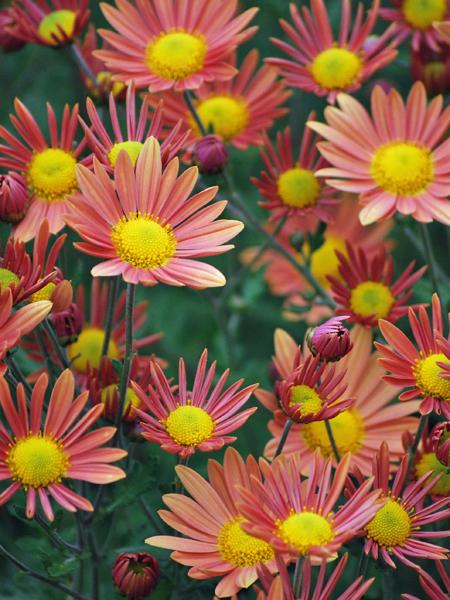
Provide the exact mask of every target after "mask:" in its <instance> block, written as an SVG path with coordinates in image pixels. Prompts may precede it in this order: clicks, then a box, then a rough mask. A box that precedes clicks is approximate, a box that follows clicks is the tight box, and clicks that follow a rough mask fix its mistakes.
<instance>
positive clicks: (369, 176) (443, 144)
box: [309, 81, 450, 225]
mask: <svg viewBox="0 0 450 600" xmlns="http://www.w3.org/2000/svg"><path fill="white" fill-rule="evenodd" d="M338 105H339V108H337V107H331V106H329V107H328V108H326V109H325V119H326V121H327V123H328V125H325V124H323V123H317V122H310V123H309V126H310V127H311V128H312V129H314V131H316V132H317V133H319V134H320V135H321V136H322V137H323V138H325V139H326V140H328V141H326V142H320V143H319V150H320V152H321V153H322V155H323V156H324V157H325V158H326V159H327V160H328V162H329V163H330V164H331V165H332V167H331V168H325V169H321V170H320V171H318V172H317V173H316V175H319V176H322V177H326V178H327V179H326V181H327V183H328V184H329V185H331V186H332V187H335V188H337V189H339V190H344V191H347V192H354V193H358V194H360V203H361V204H362V206H363V208H362V210H361V211H360V213H359V218H360V220H361V223H362V224H363V225H368V224H369V223H373V222H375V221H378V220H379V219H385V218H387V217H390V216H392V215H393V214H394V213H395V212H396V211H398V212H400V213H401V214H404V215H412V216H413V217H414V218H415V219H416V220H417V221H420V222H422V223H428V222H430V221H432V220H433V219H435V220H436V221H440V222H441V223H444V224H445V225H450V202H449V201H448V200H447V199H446V197H447V196H448V192H449V186H450V176H449V174H448V163H449V161H450V140H448V139H445V141H443V138H444V136H445V134H446V132H447V130H448V127H449V125H450V106H447V107H446V108H445V109H444V110H442V106H443V99H442V96H437V97H435V98H433V100H431V102H430V103H429V105H428V106H427V99H426V92H425V87H424V85H423V83H422V82H420V81H418V82H416V83H415V84H414V85H413V87H412V88H411V91H410V93H409V95H408V99H407V101H406V103H405V102H404V101H403V100H402V98H401V96H400V94H399V93H398V92H397V91H396V90H394V89H392V90H391V91H390V92H388V93H385V92H384V91H383V90H382V89H381V87H380V86H377V87H375V88H374V90H373V91H372V94H371V109H372V116H370V115H369V114H368V113H367V111H366V110H365V108H364V107H363V106H362V105H361V104H360V103H359V102H358V101H357V100H355V99H354V98H352V97H351V96H348V95H347V94H340V95H339V96H338ZM330 178H332V179H330Z"/></svg>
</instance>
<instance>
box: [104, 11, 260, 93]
mask: <svg viewBox="0 0 450 600" xmlns="http://www.w3.org/2000/svg"><path fill="white" fill-rule="evenodd" d="M116 7H117V8H114V7H113V6H110V5H109V4H106V3H102V4H101V8H102V11H103V14H104V15H105V18H106V20H107V21H108V22H109V23H110V25H112V26H113V27H114V29H116V31H117V32H118V33H115V32H113V31H107V30H105V29H101V30H100V35H101V36H102V37H103V38H104V39H105V40H106V41H107V42H108V44H109V45H110V46H111V47H112V49H111V50H110V49H102V50H97V52H96V53H95V55H96V56H97V57H98V58H100V59H101V60H103V61H104V62H105V64H106V66H107V67H108V69H109V70H110V71H112V73H113V74H114V77H113V79H114V80H117V81H123V82H128V81H131V80H134V81H135V83H136V86H137V87H138V88H142V87H147V86H148V89H149V91H150V92H159V91H162V90H168V89H172V88H173V89H175V90H176V91H183V90H188V89H195V88H198V87H199V86H200V85H201V84H202V83H203V82H204V81H213V80H223V79H229V78H230V77H232V76H233V75H234V74H235V73H236V69H235V68H234V67H233V66H232V65H231V64H229V63H228V62H227V61H228V60H229V57H230V54H231V53H232V52H233V50H234V49H235V48H236V47H237V46H238V45H239V44H241V43H242V42H244V41H246V40H248V39H249V38H250V37H251V36H252V35H253V34H254V33H255V31H256V27H249V28H248V29H245V27H247V25H248V24H249V22H250V21H251V20H252V19H253V17H254V16H255V14H256V12H257V11H258V9H257V8H250V9H248V10H246V11H245V12H243V13H242V14H240V15H238V16H235V14H236V9H237V0H197V1H196V2H191V3H189V6H188V5H187V4H186V2H185V1H184V0H136V3H135V5H133V4H131V3H130V2H128V1H127V0H116Z"/></svg>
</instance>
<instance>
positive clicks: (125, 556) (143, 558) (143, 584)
mask: <svg viewBox="0 0 450 600" xmlns="http://www.w3.org/2000/svg"><path fill="white" fill-rule="evenodd" d="M112 575H113V581H114V585H115V586H116V587H117V589H118V590H119V592H120V593H121V594H122V595H124V596H126V597H127V598H128V599H129V600H134V599H136V600H137V599H138V598H146V597H147V596H149V595H150V594H151V593H152V591H153V590H154V589H155V587H156V586H157V585H158V581H159V564H158V561H157V560H156V558H155V557H154V556H152V555H151V554H149V553H148V552H123V553H122V554H119V556H117V558H116V560H115V561H114V566H113V571H112Z"/></svg>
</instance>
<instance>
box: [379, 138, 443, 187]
mask: <svg viewBox="0 0 450 600" xmlns="http://www.w3.org/2000/svg"><path fill="white" fill-rule="evenodd" d="M370 172H371V174H372V177H373V179H374V181H375V183H376V184H377V185H378V186H379V187H380V188H382V189H383V190H384V191H385V192H388V193H389V194H394V195H396V196H417V195H418V194H420V193H421V192H423V191H424V190H425V189H426V187H427V186H428V185H429V184H430V183H431V182H432V181H433V176H434V166H433V157H432V155H431V152H430V151H429V150H428V148H427V147H426V146H419V145H417V144H415V143H414V142H390V143H389V144H384V145H382V146H380V147H379V148H378V150H377V151H376V152H375V154H374V155H373V157H372V162H371V165H370Z"/></svg>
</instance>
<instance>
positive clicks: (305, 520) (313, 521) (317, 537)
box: [276, 511, 336, 554]
mask: <svg viewBox="0 0 450 600" xmlns="http://www.w3.org/2000/svg"><path fill="white" fill-rule="evenodd" d="M276 535H278V537H280V538H281V539H282V540H283V542H284V543H285V544H287V545H289V546H292V547H293V548H295V550H296V551H297V552H298V553H299V554H308V552H309V550H310V548H311V547H312V546H325V545H326V544H328V543H329V542H331V540H332V539H333V538H334V537H335V535H336V534H335V532H334V531H333V528H332V526H331V524H330V523H329V522H328V521H327V520H326V519H325V517H322V515H318V514H317V513H315V512H309V511H305V512H300V513H293V514H291V515H290V516H289V517H288V518H287V519H286V520H284V521H280V520H278V521H277V531H276Z"/></svg>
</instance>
